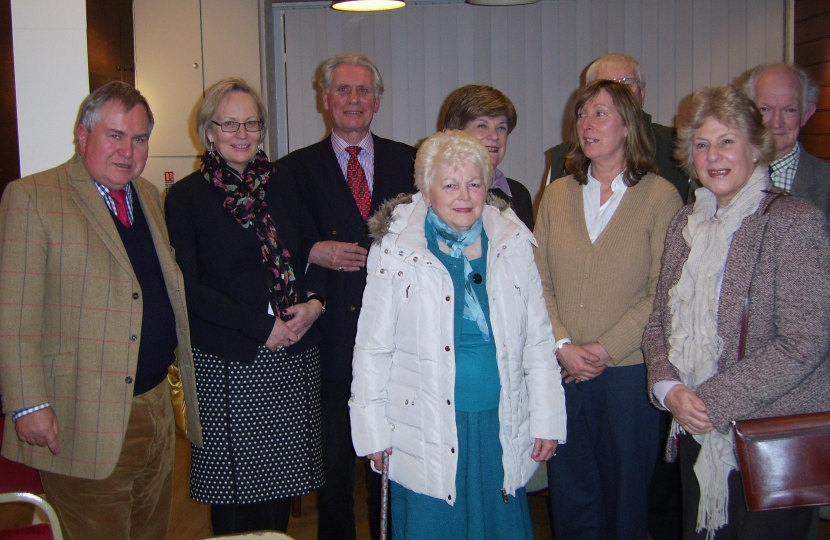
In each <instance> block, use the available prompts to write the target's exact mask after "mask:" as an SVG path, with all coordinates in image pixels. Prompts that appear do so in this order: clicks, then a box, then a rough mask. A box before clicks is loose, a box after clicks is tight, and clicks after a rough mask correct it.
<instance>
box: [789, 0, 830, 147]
mask: <svg viewBox="0 0 830 540" xmlns="http://www.w3.org/2000/svg"><path fill="white" fill-rule="evenodd" d="M794 8H795V20H796V22H795V28H794V35H793V38H794V41H795V56H794V58H795V63H796V64H797V65H799V66H802V67H803V68H805V69H806V71H807V72H808V73H809V74H810V75H811V76H812V77H813V78H814V79H815V81H816V82H817V83H818V84H819V85H820V86H821V97H820V99H819V102H818V104H817V110H816V113H815V114H814V115H813V116H812V118H810V120H809V121H808V122H807V124H806V125H805V126H804V127H803V128H802V130H801V136H800V137H799V140H800V141H801V144H802V145H804V148H805V149H806V150H807V151H808V152H810V153H811V154H813V155H815V156H818V157H820V158H822V159H825V160H827V161H830V2H828V1H826V0H823V1H821V0H796V2H795V5H794Z"/></svg>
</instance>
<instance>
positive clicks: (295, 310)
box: [265, 299, 323, 352]
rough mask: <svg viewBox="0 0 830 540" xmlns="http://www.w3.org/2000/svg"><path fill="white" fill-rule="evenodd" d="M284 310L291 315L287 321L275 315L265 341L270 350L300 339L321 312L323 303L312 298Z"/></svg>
mask: <svg viewBox="0 0 830 540" xmlns="http://www.w3.org/2000/svg"><path fill="white" fill-rule="evenodd" d="M285 312H286V313H287V314H288V315H291V318H290V319H289V320H288V321H283V320H282V319H280V318H279V317H277V320H276V321H275V322H274V328H273V329H271V335H269V336H268V340H267V341H266V342H265V346H266V347H267V348H268V350H269V351H271V352H274V351H276V350H277V349H281V348H283V347H290V346H291V345H294V344H295V343H297V342H298V341H300V339H302V337H303V336H304V335H305V333H306V332H308V329H309V328H311V325H312V324H314V321H316V320H317V317H319V316H320V314H321V313H322V312H323V305H322V304H321V303H320V302H319V301H318V300H317V299H314V300H311V301H309V302H304V303H301V304H294V305H293V306H291V307H290V308H288V309H286V310H285Z"/></svg>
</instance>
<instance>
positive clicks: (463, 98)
mask: <svg viewBox="0 0 830 540" xmlns="http://www.w3.org/2000/svg"><path fill="white" fill-rule="evenodd" d="M502 115H504V116H505V117H506V118H507V134H508V135H510V132H511V131H513V128H515V127H516V120H517V116H516V107H514V106H513V102H512V101H510V98H509V97H507V96H506V95H504V93H503V92H501V91H499V90H496V89H495V88H493V87H492V86H482V85H478V84H468V85H467V86H462V87H461V88H458V89H456V90H454V91H453V93H452V94H450V97H449V98H448V99H447V112H446V113H445V114H444V122H443V129H461V130H463V129H464V126H466V125H467V124H468V123H469V122H472V121H473V120H475V119H476V118H479V117H481V116H486V117H487V118H493V117H496V116H502Z"/></svg>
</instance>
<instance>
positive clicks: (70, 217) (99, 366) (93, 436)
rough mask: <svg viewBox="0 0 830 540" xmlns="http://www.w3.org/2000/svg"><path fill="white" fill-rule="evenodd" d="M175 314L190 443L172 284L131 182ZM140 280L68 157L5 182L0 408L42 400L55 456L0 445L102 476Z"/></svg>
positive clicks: (166, 251) (157, 218)
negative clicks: (51, 424) (54, 424)
mask: <svg viewBox="0 0 830 540" xmlns="http://www.w3.org/2000/svg"><path fill="white" fill-rule="evenodd" d="M132 185H133V187H134V189H135V194H136V195H137V199H138V202H139V203H140V204H141V208H142V210H143V212H144V214H145V216H146V218H147V224H148V226H149V228H150V232H151V234H152V237H153V242H154V244H155V246H156V252H157V254H158V258H159V263H160V265H161V270H162V272H163V274H164V280H165V283H166V284H167V290H168V294H169V297H170V303H171V304H172V306H173V312H174V314H175V318H176V334H177V337H178V345H179V346H178V362H179V368H180V370H181V373H182V379H183V382H184V386H185V394H186V396H187V406H188V409H189V410H188V413H190V414H188V435H189V436H190V438H191V440H192V441H193V442H194V443H195V444H201V430H200V427H199V421H198V418H199V414H198V404H197V402H196V386H195V382H194V370H193V358H192V356H191V350H190V334H189V330H188V322H187V309H186V306H185V297H184V282H183V279H182V275H181V272H179V268H178V267H177V266H176V262H175V258H174V254H173V252H172V248H171V247H170V242H169V239H168V236H167V229H166V227H165V224H164V214H163V212H162V208H161V200H160V197H159V193H158V190H157V189H156V188H155V187H153V186H152V184H150V183H149V182H147V181H146V180H144V179H143V178H137V179H135V180H133V182H132ZM142 313H143V304H142V301H141V288H140V286H139V283H138V279H137V278H136V276H135V274H134V272H133V269H132V265H131V264H130V259H129V256H128V255H127V251H126V249H125V248H124V245H123V243H122V242H121V237H120V236H119V234H118V230H117V228H116V227H115V224H114V223H113V219H112V214H111V213H110V211H109V209H108V208H107V206H106V204H105V203H104V201H103V199H102V198H101V195H100V194H99V193H98V190H97V189H96V187H95V184H94V183H93V181H92V178H91V177H90V175H89V173H88V172H87V170H86V169H85V168H84V166H83V163H82V162H81V160H80V158H78V157H77V156H75V157H74V158H72V159H71V160H70V161H69V162H67V163H65V164H63V165H60V166H58V167H56V168H54V169H50V170H47V171H44V172H40V173H37V174H34V175H31V176H28V177H26V178H23V179H21V180H17V181H15V182H12V183H11V184H9V185H8V187H7V188H6V191H5V193H4V194H3V199H2V203H0V389H2V394H3V410H4V413H5V414H6V415H7V416H9V417H10V416H11V415H12V414H13V413H14V411H17V410H20V409H24V408H28V407H32V406H34V405H39V404H41V403H44V402H49V403H50V404H51V406H52V408H53V409H54V411H55V414H56V415H57V417H58V427H59V442H60V448H61V451H60V454H58V455H57V456H53V455H52V454H51V452H50V451H49V449H48V448H46V447H39V446H31V445H29V444H26V443H23V442H21V441H19V440H18V438H17V434H16V432H15V429H14V423H13V422H12V421H11V418H9V421H8V422H6V426H5V432H4V437H3V448H2V455H3V456H4V457H6V458H9V459H12V460H14V461H19V462H21V463H25V464H26V465H30V466H32V467H35V468H37V469H41V470H45V471H49V472H53V473H59V474H65V475H69V476H73V477H78V478H90V479H103V478H106V477H108V476H109V475H110V474H111V473H112V471H113V469H114V468H115V465H116V463H117V461H118V457H119V455H120V454H121V446H122V444H123V442H124V431H125V429H126V427H127V423H128V421H129V418H130V409H131V407H132V400H133V388H134V385H133V381H134V379H135V374H136V368H137V364H138V348H139V342H140V336H141V320H142Z"/></svg>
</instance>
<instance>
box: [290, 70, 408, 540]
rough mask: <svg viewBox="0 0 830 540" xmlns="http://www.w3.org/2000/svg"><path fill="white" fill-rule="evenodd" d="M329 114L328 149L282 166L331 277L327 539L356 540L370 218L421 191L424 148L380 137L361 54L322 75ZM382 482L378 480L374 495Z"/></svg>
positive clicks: (322, 524) (373, 507) (373, 80)
mask: <svg viewBox="0 0 830 540" xmlns="http://www.w3.org/2000/svg"><path fill="white" fill-rule="evenodd" d="M318 85H319V88H320V92H321V93H322V100H323V108H324V109H325V110H326V111H327V112H328V114H329V118H330V120H331V126H332V132H331V135H330V136H329V137H326V138H325V139H323V140H322V141H320V142H318V143H315V144H312V145H311V146H307V147H305V148H302V149H300V150H296V151H294V152H292V153H290V154H288V155H287V156H285V157H284V158H282V159H281V160H280V163H281V164H283V165H285V166H286V167H287V168H288V169H289V170H290V171H291V172H292V174H293V176H294V178H295V179H296V181H297V185H298V187H299V190H300V195H301V197H302V198H303V200H304V202H305V204H306V205H307V206H308V209H309V210H310V211H311V214H312V216H313V217H314V220H315V222H316V224H317V228H318V230H319V232H320V237H321V238H322V241H320V242H318V243H317V244H315V245H314V247H313V248H312V250H311V254H310V255H309V262H311V263H315V264H318V265H319V266H323V267H325V268H327V269H328V270H329V272H328V279H327V285H326V291H325V295H324V296H325V300H326V312H325V314H324V315H322V316H321V317H320V318H319V319H318V320H319V323H320V328H321V329H322V331H323V338H322V341H321V343H320V355H321V360H322V379H323V388H322V399H323V466H324V468H325V475H326V481H325V484H324V485H323V488H322V489H321V490H320V492H319V499H318V501H319V510H320V519H319V529H318V538H320V539H321V540H328V539H332V540H350V539H354V538H355V520H354V494H353V493H354V458H355V453H354V448H353V446H352V440H351V428H350V425H349V404H348V402H349V396H350V388H351V380H352V350H353V348H354V340H355V334H356V333H357V319H358V316H359V315H360V306H361V303H362V299H363V289H364V286H365V284H366V255H367V253H368V249H369V245H370V244H371V241H370V239H369V236H368V230H367V228H366V219H367V218H368V216H369V215H370V214H371V213H372V212H373V211H374V210H376V209H377V208H378V206H379V205H380V204H381V203H382V202H383V201H385V200H386V199H389V198H392V197H395V196H396V195H398V194H400V193H410V192H413V191H414V186H413V176H412V175H413V166H414V159H415V149H414V148H412V147H411V146H408V145H406V144H402V143H399V142H395V141H390V140H388V139H383V138H381V137H378V136H377V135H374V134H372V133H371V131H370V125H371V123H372V117H373V115H374V114H375V113H376V112H377V111H378V108H379V107H380V99H381V96H382V95H383V80H382V79H381V76H380V73H379V72H378V69H377V67H375V65H374V64H373V63H372V62H371V61H370V60H369V59H368V58H366V57H365V56H363V55H359V54H349V55H339V56H335V57H332V58H329V59H328V60H326V61H325V62H323V64H322V65H321V66H320V69H319V70H318ZM378 488H379V476H378V475H376V474H374V473H371V474H370V475H369V491H370V496H371V495H372V494H373V493H376V492H377V491H378ZM377 516H378V506H377V504H375V503H374V502H373V503H370V522H371V528H372V536H373V537H375V536H376V535H377V533H378V530H379V529H378V518H377Z"/></svg>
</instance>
